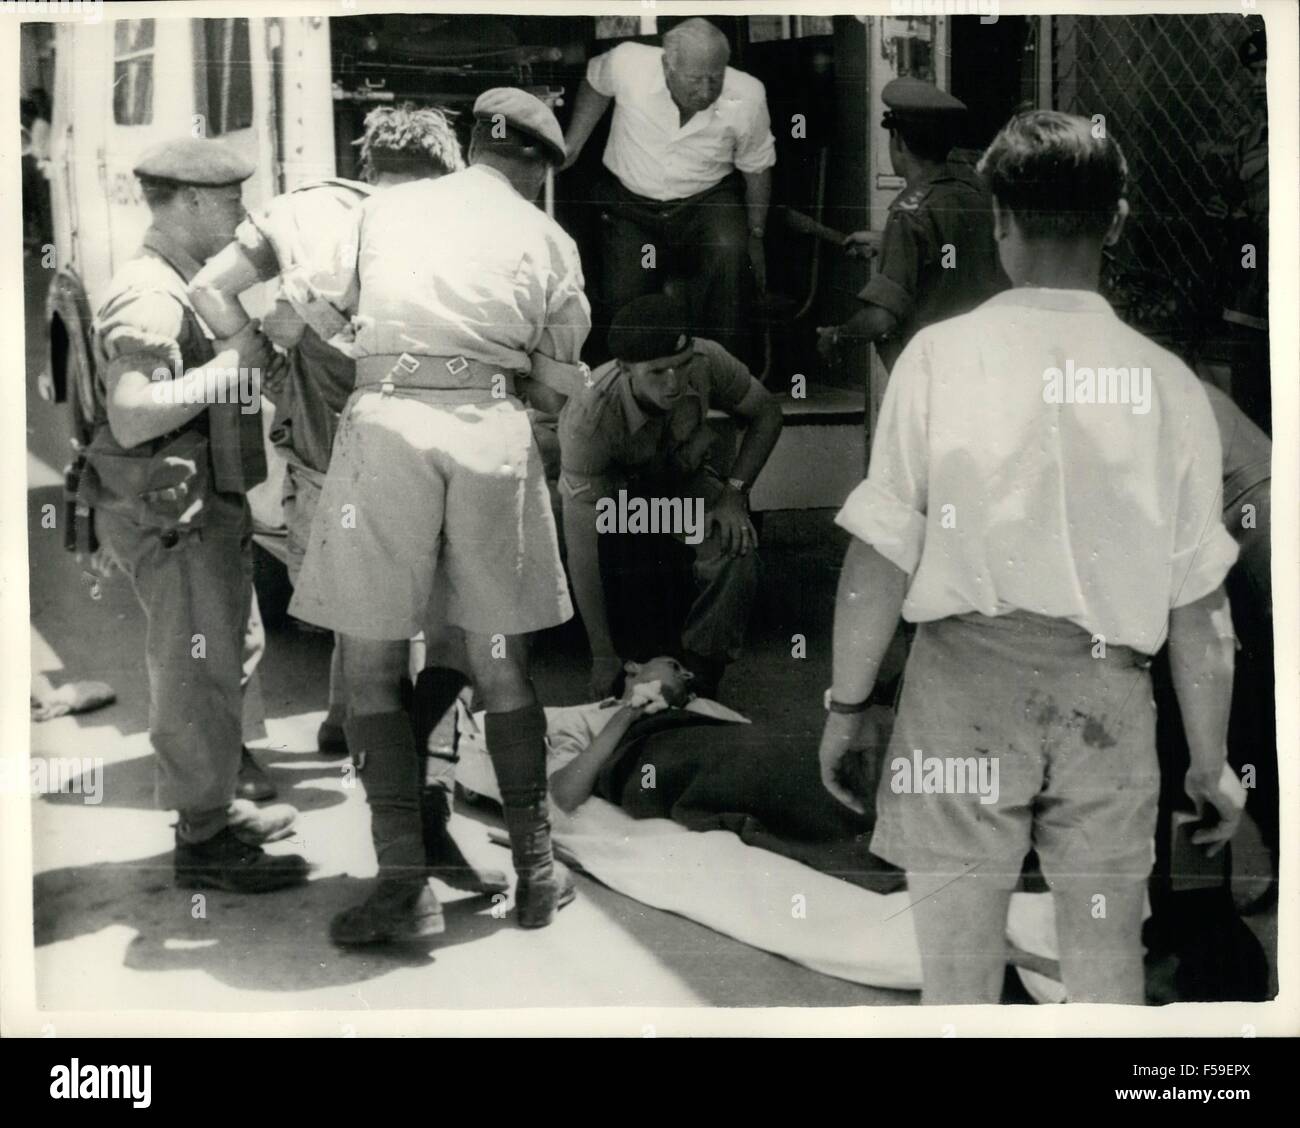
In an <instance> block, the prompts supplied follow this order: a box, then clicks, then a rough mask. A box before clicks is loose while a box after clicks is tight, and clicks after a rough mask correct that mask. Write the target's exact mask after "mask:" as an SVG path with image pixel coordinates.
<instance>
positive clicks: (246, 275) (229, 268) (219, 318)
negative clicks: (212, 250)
mask: <svg viewBox="0 0 1300 1128" xmlns="http://www.w3.org/2000/svg"><path fill="white" fill-rule="evenodd" d="M274 277H275V270H274V268H273V264H261V265H260V266H259V264H258V263H256V262H254V261H253V259H252V257H251V256H250V255H249V254H248V252H247V251H246V250H245V249H244V248H243V247H241V246H240V245H239V244H238V243H229V244H227V245H226V246H225V247H224V248H222V249H221V250H220V251H218V252H217V253H216V254H215V255H213V256H212V258H210V259H208V261H207V263H206V265H204V267H203V269H202V270H200V271H199V272H198V274H196V275H195V276H194V279H193V281H191V282H190V301H192V302H193V303H194V309H195V311H196V312H197V313H198V315H199V316H200V317H201V318H203V321H204V322H205V323H206V324H207V326H208V328H210V329H211V330H212V332H213V333H214V334H215V335H216V336H218V337H233V336H234V335H235V334H236V333H238V332H239V331H240V330H241V329H242V328H243V327H244V326H245V325H247V324H248V322H249V320H250V319H249V316H248V314H247V312H245V310H244V307H243V305H241V304H240V301H239V295H240V294H242V293H243V292H244V291H245V290H247V289H249V288H250V287H252V286H256V285H257V284H258V283H259V282H265V281H268V280H269V279H271V278H274Z"/></svg>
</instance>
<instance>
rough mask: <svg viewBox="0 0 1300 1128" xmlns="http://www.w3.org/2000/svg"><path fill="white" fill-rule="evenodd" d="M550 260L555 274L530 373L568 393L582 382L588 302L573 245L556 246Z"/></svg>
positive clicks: (587, 324) (589, 327)
mask: <svg viewBox="0 0 1300 1128" xmlns="http://www.w3.org/2000/svg"><path fill="white" fill-rule="evenodd" d="M553 260H554V264H555V267H554V269H555V273H554V275H553V278H552V281H551V285H550V287H549V288H548V291H547V294H546V322H545V325H544V326H543V327H542V332H541V336H540V337H539V338H538V341H537V347H536V348H535V349H534V350H533V358H532V375H533V376H534V377H535V378H536V379H537V380H539V381H540V382H541V383H543V384H546V385H547V386H548V387H551V388H554V389H555V390H556V391H558V392H560V393H561V394H562V395H566V396H572V395H574V394H575V393H576V392H577V391H578V389H579V387H580V386H581V385H582V384H584V383H585V379H584V377H585V376H586V373H587V369H586V367H585V366H584V365H583V364H582V361H581V354H582V346H583V345H584V344H585V343H586V340H587V334H588V333H590V332H591V303H590V302H588V301H587V295H586V292H585V283H584V280H583V277H582V260H581V259H580V258H579V256H578V248H577V247H576V245H568V246H565V245H559V246H556V247H555V248H554V252H553Z"/></svg>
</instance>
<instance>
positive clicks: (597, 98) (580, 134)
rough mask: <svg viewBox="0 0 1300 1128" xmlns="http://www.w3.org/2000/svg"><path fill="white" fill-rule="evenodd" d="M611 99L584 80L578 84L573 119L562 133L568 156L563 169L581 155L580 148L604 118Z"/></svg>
mask: <svg viewBox="0 0 1300 1128" xmlns="http://www.w3.org/2000/svg"><path fill="white" fill-rule="evenodd" d="M613 100H614V99H613V98H607V97H605V95H604V94H599V93H597V92H596V88H595V87H594V86H592V85H591V83H590V82H588V81H587V80H586V79H585V78H584V79H583V80H582V81H581V82H580V83H579V84H578V96H577V98H576V99H575V100H574V103H573V117H572V118H570V119H569V128H568V129H566V130H565V131H564V148H565V151H566V152H567V153H568V154H569V155H568V157H567V158H566V159H565V162H564V166H563V167H564V168H568V167H569V166H570V165H572V164H573V163H574V162H575V161H576V160H577V159H578V157H579V156H580V155H581V154H582V148H583V146H584V145H586V143H587V139H588V138H589V137H590V136H591V134H592V130H594V129H595V128H596V123H597V122H599V121H600V119H601V118H602V117H604V116H605V111H606V110H607V109H608V108H609V104H610V102H612V101H613Z"/></svg>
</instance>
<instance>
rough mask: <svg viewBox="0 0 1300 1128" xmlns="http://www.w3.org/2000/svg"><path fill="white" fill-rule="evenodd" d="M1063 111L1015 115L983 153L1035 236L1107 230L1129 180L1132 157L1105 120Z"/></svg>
mask: <svg viewBox="0 0 1300 1128" xmlns="http://www.w3.org/2000/svg"><path fill="white" fill-rule="evenodd" d="M1100 125H1101V128H1100V135H1098V129H1097V127H1095V126H1094V124H1093V122H1091V121H1089V120H1088V119H1087V118H1084V117H1077V116H1075V115H1073V114H1063V113H1060V112H1059V111H1057V110H1030V111H1029V112H1028V113H1023V114H1017V115H1016V116H1015V117H1013V118H1012V119H1011V120H1010V121H1009V122H1007V124H1006V125H1004V126H1003V127H1002V131H1001V132H1000V133H999V134H998V135H997V136H996V137H995V138H993V141H992V143H991V144H990V145H989V147H988V149H987V150H986V151H985V153H984V156H983V157H982V158H980V162H979V166H978V169H979V172H980V174H981V175H982V176H983V177H984V178H985V180H986V181H987V183H988V186H989V189H990V191H991V192H992V193H993V195H994V196H995V197H996V198H997V201H998V203H999V204H1001V205H1002V206H1003V207H1004V208H1008V209H1010V211H1011V212H1012V213H1013V214H1014V215H1015V217H1016V222H1017V224H1018V225H1019V226H1020V229H1021V231H1023V232H1024V233H1025V235H1026V236H1028V237H1029V238H1031V239H1041V238H1070V237H1074V236H1079V235H1098V236H1099V235H1103V234H1105V232H1106V229H1107V228H1108V227H1109V226H1110V223H1111V220H1112V219H1113V218H1114V215H1115V209H1116V207H1117V206H1118V205H1119V201H1120V200H1121V199H1122V198H1123V196H1124V191H1125V188H1126V187H1127V185H1128V163H1127V162H1126V161H1125V160H1124V153H1123V152H1122V151H1121V149H1120V147H1119V145H1118V144H1116V142H1115V141H1114V140H1113V139H1112V138H1111V136H1110V134H1109V131H1108V130H1107V129H1106V128H1105V125H1104V123H1100Z"/></svg>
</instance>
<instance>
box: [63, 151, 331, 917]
mask: <svg viewBox="0 0 1300 1128" xmlns="http://www.w3.org/2000/svg"><path fill="white" fill-rule="evenodd" d="M134 171H135V174H136V176H137V177H138V178H139V181H140V186H141V190H142V191H143V193H144V198H145V202H146V203H147V204H148V206H149V211H150V215H151V224H150V226H149V229H148V231H147V232H146V233H145V236H144V240H143V244H142V246H141V249H140V253H139V254H138V255H137V256H136V257H135V258H134V259H132V260H131V261H130V262H128V263H127V264H126V265H125V266H124V267H122V269H121V270H119V271H118V272H117V274H116V275H115V276H114V277H113V280H112V281H111V282H110V284H109V286H108V291H107V294H106V296H105V298H104V302H103V304H102V305H101V306H100V309H99V312H98V313H97V314H96V316H95V319H94V324H93V348H94V353H95V361H96V364H95V369H96V396H95V402H94V404H93V408H92V410H93V416H94V433H93V438H92V439H91V442H90V443H89V446H88V450H87V469H86V472H85V474H84V475H83V482H82V489H83V491H84V492H83V495H82V496H83V500H84V501H85V502H86V503H88V504H89V505H90V506H91V507H92V508H93V509H95V511H96V528H97V532H98V534H99V537H100V539H101V541H102V542H103V544H104V545H105V547H106V548H107V550H108V554H109V556H110V558H111V559H112V560H113V561H114V563H116V564H117V565H118V566H119V567H120V568H121V569H122V570H123V572H125V573H126V575H127V576H128V577H129V579H130V581H131V583H132V586H133V587H134V589H135V593H136V596H137V597H138V598H139V600H140V603H141V605H142V607H143V608H144V612H145V616H146V618H147V621H148V638H147V643H146V661H147V665H148V671H149V697H150V702H149V736H150V740H151V742H152V744H153V748H154V752H155V754H156V756H157V797H158V802H159V805H160V806H162V807H165V808H170V809H173V810H176V811H177V812H178V813H179V819H178V822H177V826H176V851H175V872H176V881H177V884H179V885H182V886H185V887H189V888H210V889H225V890H228V891H231V892H236V893H263V892H268V891H270V890H274V889H280V888H283V887H285V886H289V885H294V884H297V883H299V882H301V881H303V880H304V879H305V875H306V866H305V864H304V862H303V860H302V859H301V858H299V857H297V856H293V855H290V856H284V855H281V856H277V857H273V856H271V855H268V854H266V853H265V852H263V850H262V849H261V843H262V842H264V841H269V840H271V839H272V838H276V837H282V836H283V834H284V833H285V832H286V831H287V827H288V824H289V823H291V822H292V820H293V812H292V810H291V809H289V808H285V807H281V808H278V809H276V808H270V809H264V810H259V809H258V808H256V807H253V806H252V804H251V803H248V802H246V801H242V802H236V801H235V794H236V784H237V778H238V775H239V771H240V763H241V756H242V755H246V750H243V749H242V741H241V730H242V727H243V721H242V714H243V704H242V700H241V684H242V683H243V681H244V680H245V665H246V658H245V636H246V629H245V628H246V624H248V623H249V622H250V617H251V616H252V611H253V585H252V555H251V550H252V518H251V515H250V513H249V508H248V502H247V500H246V498H245V494H246V492H247V491H248V490H249V489H250V488H251V487H252V486H254V485H256V484H257V483H258V482H259V481H261V480H262V479H263V478H264V477H265V475H266V463H265V456H264V454H263V451H262V445H261V443H262V435H261V423H260V418H259V414H258V412H259V410H260V404H261V390H260V374H261V370H262V369H263V368H264V367H265V366H266V365H267V363H268V362H269V360H270V356H271V353H270V350H269V348H268V346H267V342H266V340H265V338H264V337H262V336H261V334H260V333H259V332H258V327H257V326H256V325H255V324H250V325H248V326H246V327H245V329H244V330H243V331H241V332H240V333H239V334H238V335H236V336H234V337H230V338H227V339H216V340H209V338H208V335H207V333H206V332H205V330H204V327H203V325H202V323H201V322H200V320H199V318H198V316H197V314H196V313H195V311H194V309H193V307H192V305H191V304H190V300H189V296H188V294H187V292H186V283H187V282H188V281H189V279H191V278H192V277H193V276H194V274H195V273H196V272H197V271H198V269H199V264H200V263H201V262H202V261H203V260H204V259H206V258H207V257H208V256H209V255H212V254H213V253H215V252H216V251H218V250H219V249H220V248H221V247H223V246H225V245H226V243H228V242H229V241H230V239H231V238H232V237H233V235H234V233H235V228H236V226H237V225H238V224H239V222H240V220H241V219H243V217H244V207H243V203H242V201H241V188H240V186H241V184H242V183H243V181H245V180H247V179H248V177H249V176H251V175H252V173H253V168H252V166H251V165H250V164H249V163H248V162H247V161H245V160H244V159H243V158H242V157H241V156H239V155H238V154H237V153H236V152H235V151H234V150H232V149H230V148H229V147H227V146H226V145H224V144H222V143H221V142H217V141H208V140H194V139H185V140H179V141H170V142H164V143H163V144H160V145H158V146H156V147H155V148H153V149H150V150H149V151H148V152H147V153H145V155H144V156H143V157H142V158H141V160H140V162H139V163H138V164H137V165H136V166H135V170H134Z"/></svg>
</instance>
